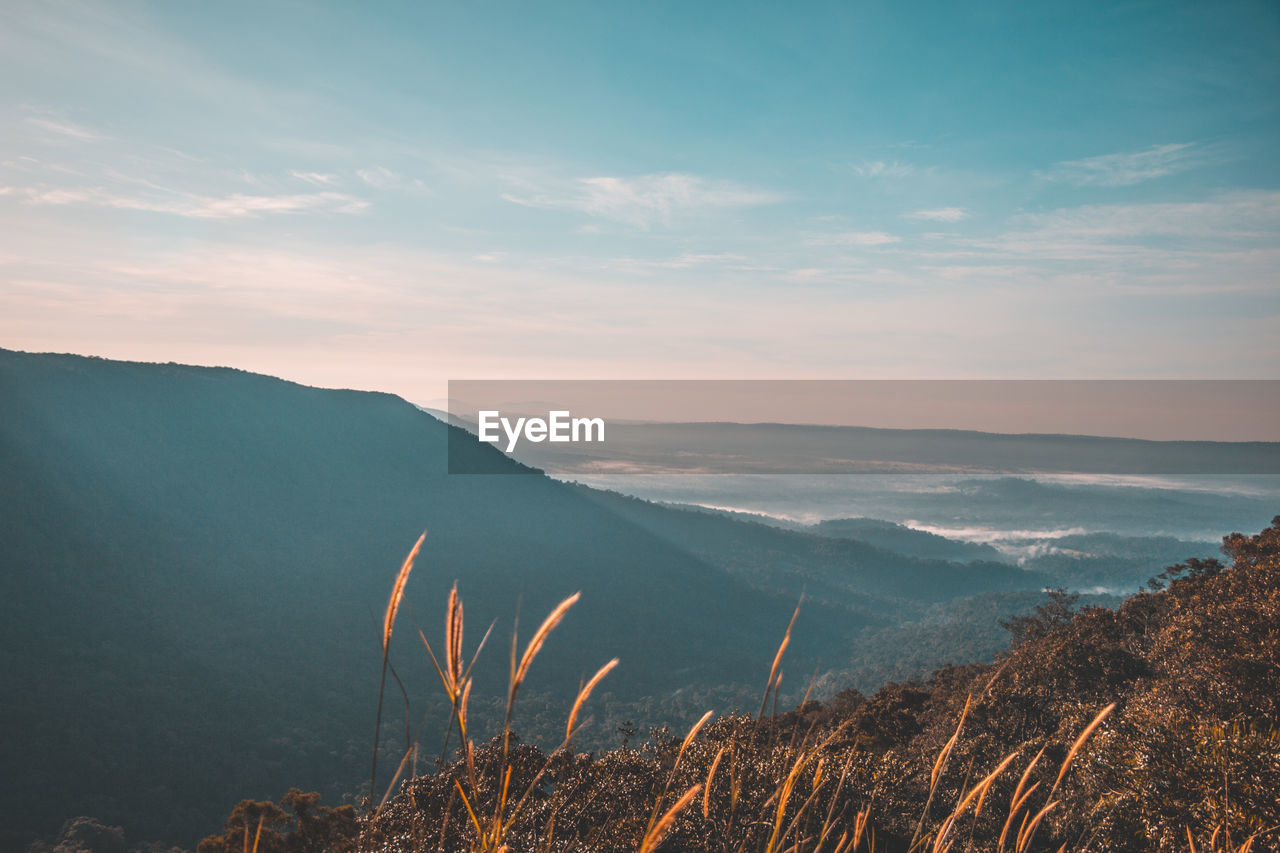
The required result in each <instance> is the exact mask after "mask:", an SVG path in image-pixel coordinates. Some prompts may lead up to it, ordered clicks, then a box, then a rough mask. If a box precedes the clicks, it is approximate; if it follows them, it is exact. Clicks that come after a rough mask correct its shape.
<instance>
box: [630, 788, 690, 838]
mask: <svg viewBox="0 0 1280 853" xmlns="http://www.w3.org/2000/svg"><path fill="white" fill-rule="evenodd" d="M701 790H702V786H701V785H694V786H693V787H692V788H690V789H689V790H687V791H685V792H684V794H683V795H681V797H680V799H678V800H676V802H675V805H673V806H672V807H671V808H669V809H667V811H666V813H665V814H663V815H662V817H661V818H659V819H658V821H657V822H656V823H655V824H653V826H651V827H650V828H649V831H648V832H646V833H645V834H644V839H643V840H642V841H641V842H640V851H639V853H650V851H652V850H654V849H655V848H657V846H658V845H659V844H661V843H662V840H663V839H664V838H666V837H667V834H668V833H670V832H671V827H672V826H673V825H674V824H675V822H676V818H677V817H679V816H680V812H682V811H684V810H685V808H686V807H687V806H688V805H689V803H691V802H693V798H694V797H696V796H698V792H699V791H701Z"/></svg>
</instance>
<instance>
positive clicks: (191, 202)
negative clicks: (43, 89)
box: [20, 187, 369, 219]
mask: <svg viewBox="0 0 1280 853" xmlns="http://www.w3.org/2000/svg"><path fill="white" fill-rule="evenodd" d="M20 192H21V194H23V195H25V196H26V199H27V201H28V202H30V203H32V204H42V205H59V206H63V205H86V206H92V207H110V208H115V209H117V210H143V211H149V212H152V213H167V214H171V215H174V216H183V217H187V218H191V219H247V218H258V217H260V216H261V215H263V214H272V213H301V212H303V211H319V210H327V211H330V212H334V213H361V212H363V211H364V210H366V209H367V208H368V207H369V203H368V202H367V201H363V200H361V199H357V198H353V197H352V196H349V195H345V194H343V193H334V192H321V193H302V194H293V195H273V196H272V195H247V194H245V193H232V194H230V195H225V196H207V195H196V194H193V193H180V192H171V193H167V194H165V195H164V196H162V197H157V196H144V195H129V194H126V193H120V192H116V191H112V190H108V189H105V188H103V187H88V188H56V189H42V188H31V187H27V188H23V189H21V190H20Z"/></svg>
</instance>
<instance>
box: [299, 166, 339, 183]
mask: <svg viewBox="0 0 1280 853" xmlns="http://www.w3.org/2000/svg"><path fill="white" fill-rule="evenodd" d="M289 174H290V175H293V176H294V177H295V178H297V179H298V180H300V181H306V182H307V183H308V184H312V185H314V186H317V187H331V186H334V185H335V184H337V183H338V176H337V175H330V174H326V173H324V172H298V171H295V170H292V169H291V170H290V171H289Z"/></svg>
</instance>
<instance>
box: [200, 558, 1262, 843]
mask: <svg viewBox="0 0 1280 853" xmlns="http://www.w3.org/2000/svg"><path fill="white" fill-rule="evenodd" d="M421 545H422V539H419V540H418V543H417V544H416V545H415V546H414V548H413V550H412V551H411V553H410V554H409V557H408V558H407V559H406V561H405V563H404V565H403V566H402V567H401V570H400V572H399V573H398V574H397V576H396V580H395V582H394V585H393V591H392V594H391V597H390V599H389V602H388V606H387V610H386V614H385V618H384V623H383V646H382V652H383V678H382V687H383V688H385V681H386V674H387V672H388V671H391V672H392V673H393V674H394V670H391V667H390V661H389V646H390V638H391V634H392V631H393V628H394V624H395V619H396V614H397V610H398V608H399V606H400V603H401V600H402V599H403V596H404V588H405V584H406V582H407V579H408V577H409V573H410V571H411V568H412V564H413V561H414V558H415V557H416V556H417V554H418V551H419V548H420V547H421ZM578 603H579V595H577V594H575V595H572V596H570V597H568V598H566V599H565V600H564V601H562V602H561V603H560V604H559V605H557V606H556V607H555V608H553V609H552V611H551V612H550V613H549V614H548V615H547V617H546V618H545V619H544V620H543V621H542V622H541V623H540V625H539V627H538V628H537V630H536V631H534V632H533V634H532V636H531V637H530V639H529V640H528V642H527V643H526V644H525V645H524V647H523V648H521V646H520V643H519V639H518V631H513V635H512V641H511V647H510V662H509V676H508V684H507V691H506V706H505V714H504V719H503V725H502V729H501V732H500V734H498V735H496V736H495V737H493V738H491V739H489V740H487V741H485V742H479V743H478V742H477V741H476V740H475V739H474V736H473V732H472V731H471V728H470V726H469V716H468V705H469V702H470V700H471V691H472V686H473V682H472V678H471V672H472V669H473V667H474V666H475V663H476V660H477V659H478V657H479V655H480V652H481V651H482V650H483V649H484V647H485V646H486V644H487V642H488V640H489V638H490V636H491V634H492V631H493V626H492V625H490V626H489V628H488V630H487V631H486V632H485V633H484V635H483V637H482V638H481V640H480V642H479V643H478V644H477V646H476V648H475V650H474V651H473V652H472V653H471V655H470V657H469V658H468V657H467V656H466V655H465V653H464V618H463V617H464V608H463V603H462V599H461V596H460V595H459V592H458V588H457V585H456V584H455V585H454V587H453V589H452V590H451V592H450V594H449V599H448V602H447V605H446V610H445V634H444V641H443V646H442V647H440V653H439V654H437V650H436V649H435V648H433V647H432V645H431V643H430V642H429V641H428V639H427V637H426V636H425V634H424V633H423V632H421V631H419V638H420V640H421V642H422V644H423V648H424V651H425V652H426V654H427V656H428V657H429V658H430V659H431V661H432V663H433V665H434V668H435V671H436V673H437V675H438V677H439V680H440V683H441V686H442V688H443V690H444V693H445V696H446V698H447V699H448V702H449V706H450V709H451V711H450V715H451V717H450V721H449V726H448V734H447V735H446V740H445V746H444V748H443V752H442V756H441V761H440V762H439V764H438V766H437V769H436V770H435V772H432V773H427V774H423V775H416V774H414V773H411V772H409V769H410V768H411V767H413V766H414V763H415V761H416V757H417V752H418V748H417V745H416V744H414V745H411V746H410V747H409V748H408V749H407V751H406V753H405V754H404V757H403V758H402V760H401V761H400V764H399V767H398V769H397V771H396V773H395V774H394V775H393V777H392V779H391V781H390V784H389V785H388V786H387V787H386V789H385V793H384V794H383V796H382V797H381V798H379V799H377V801H376V803H375V800H374V798H373V797H372V796H371V797H370V799H369V801H368V806H367V807H366V808H365V811H364V813H363V815H361V816H360V817H359V819H358V820H357V821H356V822H355V827H356V829H355V830H354V831H353V832H352V834H351V835H348V836H341V837H339V836H337V835H335V836H334V838H333V839H332V843H322V845H321V846H318V847H288V846H287V845H285V846H279V847H269V846H264V847H263V848H262V853H270V851H271V850H273V849H280V850H293V849H300V850H310V849H315V850H320V849H325V850H328V849H345V850H358V851H386V853H408V851H450V853H454V851H471V853H517V851H519V853H525V851H528V853H552V851H566V853H567V852H568V851H582V853H586V851H615V850H616V851H628V853H631V851H638V853H657V851H660V850H661V851H715V853H855V851H879V853H949V851H976V850H982V851H993V853H1031V851H1041V850H1044V851H1054V850H1057V851H1062V853H1065V851H1067V850H1071V851H1076V853H1085V851H1090V850H1094V851H1104V850H1107V851H1110V850H1123V849H1126V848H1125V847H1124V846H1116V844H1115V843H1111V841H1110V840H1109V839H1108V838H1107V837H1106V834H1105V832H1104V831H1103V830H1102V829H1101V827H1102V826H1103V825H1104V819H1105V817H1106V810H1107V808H1108V798H1109V797H1111V796H1112V795H1111V794H1110V793H1104V795H1102V796H1100V797H1098V799H1097V801H1096V802H1094V803H1093V804H1092V805H1091V806H1089V808H1088V810H1087V811H1088V815H1087V816H1088V817H1089V819H1090V820H1092V821H1093V823H1094V826H1093V828H1092V830H1091V828H1090V826H1089V825H1088V822H1086V824H1085V826H1084V831H1083V832H1080V831H1078V829H1079V827H1078V825H1076V824H1078V823H1079V821H1077V822H1076V824H1071V825H1069V824H1068V823H1067V822H1065V821H1066V819H1065V816H1064V814H1063V812H1064V810H1067V809H1071V808H1075V809H1076V810H1077V811H1079V797H1080V794H1079V792H1080V791H1082V790H1089V789H1086V788H1084V787H1082V785H1081V784H1080V783H1078V782H1076V781H1074V780H1073V777H1074V776H1075V775H1076V774H1074V773H1073V770H1076V769H1077V768H1078V766H1079V765H1080V764H1081V762H1082V761H1084V760H1085V759H1086V757H1088V759H1089V763H1090V764H1091V766H1094V765H1097V764H1098V762H1099V761H1102V760H1104V759H1102V758H1100V757H1099V753H1100V752H1101V750H1094V743H1095V742H1096V741H1097V740H1098V738H1099V736H1101V735H1103V734H1104V733H1107V732H1109V731H1110V730H1111V728H1112V726H1111V725H1109V724H1110V723H1113V722H1114V719H1113V718H1115V717H1116V712H1117V708H1118V705H1117V703H1115V702H1111V703H1108V704H1106V705H1104V706H1103V707H1098V706H1097V705H1093V706H1092V707H1089V705H1088V703H1087V702H1077V703H1076V706H1075V711H1074V712H1073V714H1072V715H1071V717H1070V719H1073V720H1076V722H1075V724H1074V725H1073V726H1072V727H1069V728H1060V729H1059V731H1060V732H1061V733H1062V734H1061V735H1060V739H1056V738H1052V737H1036V738H1032V739H1031V740H1027V741H1025V742H1022V743H1019V744H1018V746H1017V748H1016V749H1013V750H1011V751H1008V752H1006V753H1005V754H1003V755H1001V753H999V752H993V751H992V750H991V749H987V750H986V751H983V750H978V749H968V750H967V749H966V747H967V746H969V745H971V744H970V743H969V742H970V741H972V740H973V738H975V737H976V738H981V737H983V736H984V735H983V733H982V727H981V726H980V725H976V724H975V720H979V719H980V718H982V717H984V715H985V716H986V717H987V718H988V722H989V717H990V715H992V714H995V713H998V712H997V711H996V710H995V708H994V702H993V700H992V699H991V696H992V693H993V689H995V688H996V687H997V686H998V685H999V682H1000V680H1001V679H1002V678H1008V677H1010V676H1009V675H1008V674H1006V673H1005V668H1004V667H1003V666H1002V667H1001V668H1000V669H997V670H996V671H995V673H994V675H992V676H991V677H990V679H989V680H987V681H986V684H985V687H982V686H981V684H982V682H980V681H979V682H975V683H976V684H977V685H978V687H977V688H975V689H973V690H972V692H971V693H969V694H968V695H967V696H966V697H965V698H964V701H963V704H959V703H958V702H957V705H958V711H957V712H956V713H955V715H954V717H951V718H950V719H951V720H953V723H952V724H951V725H950V726H949V727H948V728H947V729H946V730H944V731H941V732H940V733H939V736H938V740H937V741H935V743H941V746H940V747H938V748H937V751H936V753H934V754H933V755H932V760H928V759H927V758H926V756H924V755H921V756H918V757H915V758H912V757H911V756H905V757H903V756H898V755H896V754H895V753H894V752H893V749H892V748H890V749H889V750H888V751H887V752H885V751H883V750H878V749H877V748H873V747H872V746H871V745H870V744H868V743H867V741H866V738H865V737H864V733H862V732H857V731H854V730H853V729H854V727H853V725H852V723H853V718H852V717H848V718H846V719H843V720H832V719H825V720H823V719H816V718H815V719H808V718H807V717H806V714H805V712H804V710H803V709H804V708H806V707H808V703H807V702H802V708H801V709H799V710H797V711H794V712H790V713H788V714H782V715H779V714H778V713H777V712H776V704H777V701H778V700H777V696H778V686H779V683H780V681H781V675H782V663H783V659H784V654H785V652H786V650H787V647H788V645H789V643H790V640H791V635H792V630H793V628H794V626H795V624H796V619H797V617H798V614H799V606H797V609H796V612H795V613H794V614H793V615H792V617H791V621H790V623H789V624H788V626H787V628H786V631H785V632H784V634H783V637H782V640H781V642H780V644H779V646H778V650H777V653H776V654H775V656H774V658H773V661H772V664H771V666H770V670H769V677H768V680H767V682H766V685H765V690H764V695H763V697H762V699H761V704H760V711H759V713H757V714H756V715H755V716H747V715H743V714H734V715H729V716H722V717H718V718H717V717H716V716H715V715H714V713H713V712H712V711H707V712H706V713H705V714H704V715H703V716H702V717H701V718H700V719H699V720H698V721H697V722H695V723H694V724H693V725H692V726H691V727H690V728H689V730H688V731H687V732H686V733H685V734H684V736H683V738H680V739H679V740H677V739H676V738H674V737H670V736H669V735H667V734H665V733H664V732H662V731H657V732H655V733H654V738H653V739H652V741H651V742H650V743H649V744H647V745H646V746H645V747H644V748H643V749H641V750H633V749H628V748H626V747H625V746H624V747H623V748H621V749H617V750H612V751H609V752H606V753H603V754H601V755H600V756H595V755H589V754H579V753H574V752H573V750H572V745H573V741H574V737H575V735H577V734H578V732H579V731H580V730H581V726H582V723H581V722H580V720H581V716H582V714H583V711H584V708H585V707H586V704H587V702H588V701H589V699H590V697H591V695H592V694H593V692H594V691H595V690H596V689H597V688H598V687H599V686H600V684H601V683H602V682H603V681H604V680H605V679H606V678H607V677H608V676H609V675H610V674H611V673H612V672H613V670H614V669H615V668H616V667H617V666H618V661H617V660H616V659H614V660H610V661H607V662H605V663H604V664H603V665H602V666H601V667H600V668H599V670H597V671H596V673H595V674H594V675H593V676H592V677H591V678H589V679H586V680H585V682H584V683H583V684H582V686H581V687H580V688H579V690H578V692H577V694H576V695H575V696H574V699H573V701H572V703H571V705H570V710H569V713H568V715H567V720H566V723H565V727H564V737H563V740H562V741H561V742H560V743H559V745H558V746H557V747H556V748H554V749H552V750H551V751H550V752H543V751H542V750H540V749H537V748H535V747H532V746H529V745H525V744H520V743H519V740H518V738H517V737H516V736H515V733H514V732H513V731H512V726H511V721H512V718H513V713H514V710H515V707H516V703H517V699H518V696H519V694H520V690H521V688H522V687H523V686H524V685H525V684H526V682H527V680H528V677H529V673H530V670H531V667H532V664H533V663H534V661H535V659H536V658H537V657H538V655H539V653H540V652H541V651H542V650H543V648H544V646H545V644H546V641H547V639H548V637H549V636H550V635H551V634H552V633H553V632H554V631H555V630H556V628H557V627H558V626H559V625H560V624H562V622H563V621H564V620H565V619H566V618H567V617H568V616H569V614H570V612H571V610H572V609H573V608H574V607H575V606H576V605H577V604H578ZM771 697H772V698H773V701H774V705H775V711H774V713H772V714H768V715H767V714H766V713H765V712H766V710H767V708H768V704H769V700H770V698H771ZM806 698H807V696H806ZM378 704H379V714H378V723H377V726H376V727H375V754H376V750H377V738H378V733H379V731H380V728H381V713H382V695H381V692H380V695H379V703H378ZM971 728H972V729H974V731H972V732H970V731H969V729H971ZM455 734H456V736H457V747H456V758H455V759H454V760H452V761H448V760H446V758H447V756H448V754H449V750H448V744H449V740H450V739H451V738H452V736H453V735H455ZM948 735H949V736H948ZM1112 735H1114V736H1118V734H1116V733H1115V732H1112ZM1241 737H1243V735H1242V736H1241ZM1268 743H1269V741H1268ZM1091 750H1092V751H1093V752H1091ZM966 755H967V758H965V756H966ZM1059 755H1060V756H1062V757H1061V758H1060V759H1057V758H1056V756H1059ZM983 756H990V757H989V758H984V757H983ZM995 756H1000V757H998V758H997V757H995ZM1049 756H1055V760H1053V761H1050V760H1049ZM913 762H914V766H917V767H919V769H920V771H921V772H920V774H918V775H919V778H921V779H922V780H924V779H927V787H924V788H923V789H921V790H919V791H915V792H911V791H906V792H905V793H904V791H903V790H900V789H901V788H903V786H909V784H910V782H909V780H907V779H905V778H903V777H902V776H901V775H895V774H900V773H901V770H902V768H904V767H910V766H912V765H913ZM376 769H377V765H376V759H375V764H374V776H373V779H374V781H376ZM406 776H407V777H408V778H405V777H406ZM402 779H403V784H401V781H402ZM921 785H923V782H921ZM397 786H399V787H398V790H397ZM1228 789H1229V785H1228V784H1226V783H1224V786H1223V794H1222V796H1223V799H1224V803H1223V811H1222V814H1224V815H1229V814H1230V811H1229V810H1228V809H1227V808H1226V802H1225V800H1226V799H1227V798H1228V797H1229V796H1230V794H1229V790H1228ZM372 790H376V789H374V788H372V787H371V791H372ZM1073 798H1074V799H1073ZM911 804H914V810H913V811H910V812H905V811H904V810H905V809H906V808H910V807H912V806H911ZM904 813H906V814H914V815H916V816H915V818H914V819H913V821H912V822H911V824H910V825H911V826H913V827H914V831H913V832H910V834H909V835H906V834H902V835H893V834H890V833H884V832H881V833H878V832H877V828H878V827H879V826H883V825H886V824H888V823H891V822H892V821H889V820H887V819H886V816H887V817H889V818H896V819H898V820H897V823H899V824H901V823H902V821H901V818H902V817H903V815H904ZM251 814H253V813H252V812H251V811H246V812H245V813H244V821H245V823H244V835H243V839H244V841H245V845H246V849H248V842H249V837H250V834H251V833H252V830H251V828H250V825H249V820H250V815H251ZM1055 820H1056V821H1058V823H1057V824H1055ZM1197 825H1198V826H1200V827H1201V828H1202V829H1203V826H1204V822H1203V821H1200V822H1199V824H1197ZM258 827H259V828H258V832H257V833H255V834H254V839H253V849H254V850H255V852H256V851H257V849H258V841H259V838H258V836H261V835H262V831H261V818H258ZM1178 829H1179V832H1180V835H1179V838H1178V839H1177V842H1176V846H1169V845H1168V844H1165V843H1164V842H1163V841H1162V842H1161V847H1160V849H1161V850H1165V849H1177V850H1180V851H1182V850H1185V851H1189V853H1255V848H1256V849H1257V850H1259V851H1260V850H1262V849H1267V850H1270V849H1274V846H1273V845H1274V842H1275V828H1274V827H1272V828H1270V829H1265V830H1258V829H1255V830H1254V831H1253V832H1251V833H1250V834H1249V835H1248V837H1245V838H1244V839H1243V840H1241V839H1240V838H1239V837H1238V836H1239V835H1240V832H1237V833H1236V836H1237V837H1233V834H1232V832H1231V827H1230V826H1229V825H1228V824H1226V823H1219V824H1218V825H1217V826H1214V827H1212V828H1211V829H1210V831H1208V832H1207V833H1205V832H1203V831H1201V832H1197V831H1196V830H1193V829H1192V828H1191V826H1190V825H1189V823H1188V825H1186V826H1180V827H1178ZM237 834H238V833H237ZM1182 835H1185V839H1183V838H1182V837H1181V836H1182ZM1044 838H1047V839H1049V840H1048V841H1044V840H1042V839H1044ZM1064 839H1066V840H1064ZM312 840H313V841H314V840H315V839H314V838H313V839H312ZM1121 844H1123V843H1122V842H1121ZM222 849H224V848H216V847H209V848H207V850H208V851H209V853H214V851H221V850H222ZM228 849H229V848H228ZM201 853H206V848H205V847H204V846H203V845H202V848H201Z"/></svg>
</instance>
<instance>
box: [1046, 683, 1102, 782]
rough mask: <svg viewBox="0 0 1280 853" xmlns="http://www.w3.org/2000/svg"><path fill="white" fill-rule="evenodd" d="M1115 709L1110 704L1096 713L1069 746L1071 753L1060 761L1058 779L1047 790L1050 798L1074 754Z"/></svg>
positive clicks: (1065, 772) (1065, 773)
mask: <svg viewBox="0 0 1280 853" xmlns="http://www.w3.org/2000/svg"><path fill="white" fill-rule="evenodd" d="M1115 709H1116V703H1115V702H1112V703H1111V704H1110V705H1108V706H1107V707H1105V708H1103V709H1102V710H1101V711H1099V712H1098V716H1096V717H1094V718H1093V722H1092V723H1090V724H1089V725H1087V726H1085V729H1084V731H1082V732H1081V733H1080V737H1078V738H1076V742H1075V743H1074V744H1072V745H1071V751H1070V752H1068V753H1067V757H1066V758H1065V759H1063V761H1062V767H1061V768H1060V769H1059V770H1058V778H1057V779H1055V780H1054V782H1053V788H1051V789H1050V790H1049V796H1050V797H1052V796H1053V795H1054V792H1056V791H1057V790H1058V785H1060V784H1061V783H1062V777H1063V776H1066V775H1067V769H1068V768H1069V767H1070V766H1071V762H1072V761H1074V760H1075V757H1076V754H1077V753H1078V752H1080V749H1081V748H1082V747H1083V746H1084V745H1085V742H1086V741H1088V740H1089V737H1090V736H1091V735H1092V734H1093V733H1094V732H1095V731H1096V730H1097V728H1098V726H1100V725H1102V721H1103V720H1105V719H1106V718H1107V717H1108V716H1110V714H1111V712H1112V711H1114V710H1115Z"/></svg>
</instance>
